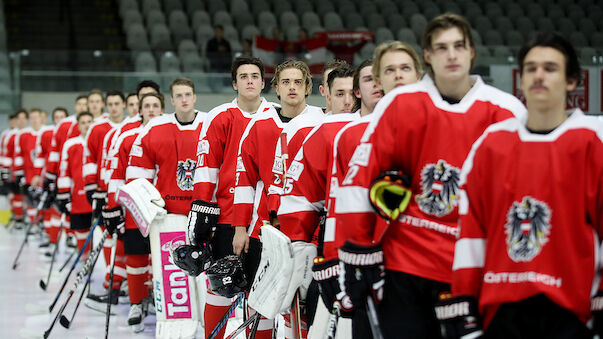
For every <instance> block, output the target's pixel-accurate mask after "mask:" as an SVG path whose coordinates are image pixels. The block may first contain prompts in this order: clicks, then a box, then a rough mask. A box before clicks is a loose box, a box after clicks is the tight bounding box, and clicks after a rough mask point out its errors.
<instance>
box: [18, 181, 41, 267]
mask: <svg viewBox="0 0 603 339" xmlns="http://www.w3.org/2000/svg"><path fill="white" fill-rule="evenodd" d="M47 195H48V192H44V194H43V195H42V198H43V199H45V198H46V196H47ZM42 203H43V201H40V203H39V204H38V207H37V208H36V216H35V218H34V220H32V222H30V223H29V224H27V227H26V228H25V238H24V239H23V242H22V243H21V247H20V248H19V251H18V252H17V256H16V257H15V261H13V270H16V269H17V265H18V264H19V257H20V256H21V253H22V252H23V248H24V247H25V244H27V238H28V237H29V231H30V230H31V226H32V225H33V224H34V221H35V220H36V219H38V215H39V214H40V212H41V211H42Z"/></svg>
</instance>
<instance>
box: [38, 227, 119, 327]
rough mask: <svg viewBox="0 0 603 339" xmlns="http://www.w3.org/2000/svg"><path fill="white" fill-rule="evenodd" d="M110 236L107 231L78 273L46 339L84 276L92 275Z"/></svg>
mask: <svg viewBox="0 0 603 339" xmlns="http://www.w3.org/2000/svg"><path fill="white" fill-rule="evenodd" d="M108 234H109V233H108V232H107V231H105V232H104V233H103V237H102V238H101V241H100V244H99V245H98V246H97V247H96V248H95V249H93V250H92V251H91V253H90V257H89V258H88V259H87V260H86V262H85V263H84V265H83V266H82V268H81V270H80V271H79V272H78V274H77V277H76V278H75V281H74V282H73V287H72V288H71V290H69V294H68V295H67V299H66V300H65V302H64V303H63V305H61V308H60V309H59V311H58V312H57V315H56V316H55V317H54V319H53V320H52V323H51V324H50V327H49V328H48V329H47V330H46V331H45V332H44V338H48V336H49V335H50V332H51V331H52V329H53V327H54V325H55V324H56V322H57V320H58V319H59V317H60V316H61V315H63V311H65V308H66V307H67V304H68V303H69V301H70V300H71V297H72V296H73V294H74V293H75V291H76V290H77V287H78V286H79V284H80V283H81V282H82V280H83V279H84V276H86V275H87V274H88V273H90V271H91V270H92V268H93V267H94V264H96V260H97V259H98V257H99V256H100V252H101V250H102V248H103V243H104V242H105V239H107V235H108Z"/></svg>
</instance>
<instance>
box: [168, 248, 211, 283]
mask: <svg viewBox="0 0 603 339" xmlns="http://www.w3.org/2000/svg"><path fill="white" fill-rule="evenodd" d="M172 259H173V260H174V264H176V266H178V267H179V268H180V269H181V270H183V271H185V272H186V273H188V274H189V275H191V276H193V277H196V276H198V275H199V274H201V273H202V272H205V270H207V269H208V268H209V267H210V266H211V264H212V255H211V250H210V249H209V247H207V246H201V247H200V246H193V245H182V246H178V247H177V248H176V249H175V250H173V251H172Z"/></svg>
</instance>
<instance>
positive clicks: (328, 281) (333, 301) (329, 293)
mask: <svg viewBox="0 0 603 339" xmlns="http://www.w3.org/2000/svg"><path fill="white" fill-rule="evenodd" d="M312 276H313V277H314V280H316V282H317V283H318V289H319V290H320V297H321V298H322V301H323V302H324V304H325V306H326V307H327V309H329V310H331V309H332V308H338V310H339V315H341V316H342V317H344V318H352V317H353V315H354V312H353V310H352V305H351V304H349V303H348V305H342V304H341V300H339V299H338V296H340V297H341V296H342V293H341V289H340V288H339V281H338V278H339V260H338V259H331V260H324V258H319V257H317V258H314V266H312ZM345 300H349V299H345Z"/></svg>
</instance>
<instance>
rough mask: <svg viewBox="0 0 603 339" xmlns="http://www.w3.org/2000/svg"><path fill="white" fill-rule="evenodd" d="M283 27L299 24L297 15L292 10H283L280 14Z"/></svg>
mask: <svg viewBox="0 0 603 339" xmlns="http://www.w3.org/2000/svg"><path fill="white" fill-rule="evenodd" d="M280 19H281V27H287V26H299V20H298V19H297V15H296V14H295V13H293V12H291V11H287V12H283V13H282V14H281V16H280Z"/></svg>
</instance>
